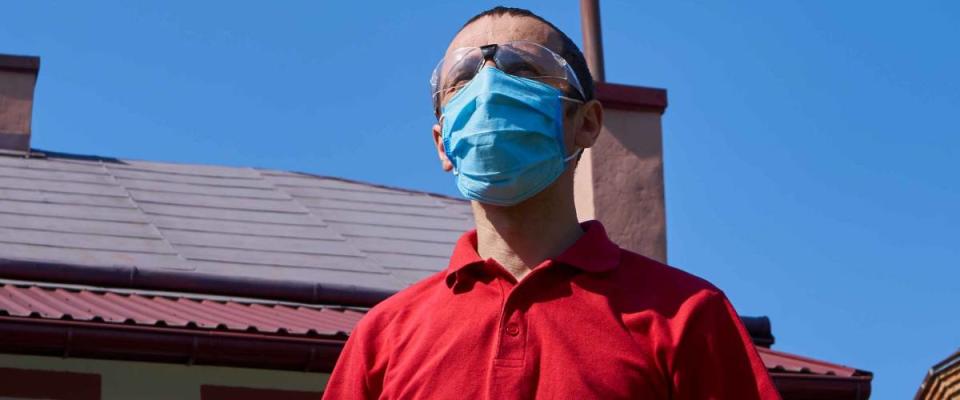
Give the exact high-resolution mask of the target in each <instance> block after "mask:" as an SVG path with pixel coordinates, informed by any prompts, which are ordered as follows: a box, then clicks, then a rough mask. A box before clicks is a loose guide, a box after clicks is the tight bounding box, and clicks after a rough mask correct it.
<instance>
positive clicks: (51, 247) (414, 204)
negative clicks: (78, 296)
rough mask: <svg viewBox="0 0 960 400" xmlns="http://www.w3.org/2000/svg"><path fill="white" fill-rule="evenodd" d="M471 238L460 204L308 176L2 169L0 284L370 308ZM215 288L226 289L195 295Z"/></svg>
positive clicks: (222, 170) (141, 166)
mask: <svg viewBox="0 0 960 400" xmlns="http://www.w3.org/2000/svg"><path fill="white" fill-rule="evenodd" d="M471 227H472V216H471V213H470V209H469V203H468V202H466V201H463V200H459V199H453V198H449V197H445V196H441V195H436V194H430V193H423V192H415V191H409V190H402V189H395V188H389V187H383V186H378V185H372V184H365V183H360V182H353V181H347V180H343V179H338V178H330V177H324V176H317V175H311V174H306V173H297V172H286V171H277V170H270V169H259V168H240V167H221V166H209V165H190V164H171V163H156V162H146V161H134V160H117V159H109V158H101V157H89V156H72V155H66V154H56V153H48V154H46V157H44V158H23V157H9V156H0V258H2V259H0V264H2V266H3V267H2V268H0V270H2V271H3V272H0V277H6V278H12V279H30V280H46V281H70V282H73V281H76V280H80V281H81V282H78V283H88V284H96V285H100V284H104V283H105V282H99V281H95V279H94V278H93V277H96V276H100V277H106V276H114V277H116V276H119V277H120V278H119V279H120V280H121V282H120V283H118V284H116V285H114V284H112V283H110V282H107V285H109V286H133V287H138V286H142V287H146V288H149V289H171V288H170V287H166V288H164V287H157V282H172V283H174V284H175V286H177V287H179V288H190V287H191V283H193V284H195V285H194V286H199V287H196V290H197V291H201V292H212V293H223V292H224V291H226V292H230V291H231V290H234V289H231V288H250V287H252V286H257V287H265V286H270V285H271V283H275V284H277V285H275V286H276V287H277V289H276V290H274V291H273V293H272V294H276V295H275V296H274V295H271V296H260V297H273V298H278V297H279V298H282V297H283V296H285V294H284V293H287V294H291V293H294V294H295V293H299V292H303V293H305V295H304V296H300V297H297V298H293V299H291V300H294V301H310V302H314V301H315V302H325V301H326V302H336V300H338V299H332V301H331V299H330V298H324V296H323V294H324V293H325V292H329V291H334V290H335V289H337V288H341V289H342V288H346V289H343V290H341V291H344V290H347V291H350V290H353V291H360V292H363V291H372V292H374V293H378V294H379V296H380V298H377V299H375V300H376V301H378V300H380V299H382V297H385V295H389V293H393V292H396V291H397V290H399V289H402V288H403V287H406V286H407V285H409V284H411V283H413V282H415V281H418V280H420V279H422V278H424V277H425V276H427V275H429V274H431V273H434V272H436V271H438V270H440V269H442V268H443V267H444V266H445V265H446V260H447V258H448V257H449V254H450V251H451V248H452V245H453V243H454V242H455V241H456V239H457V237H458V236H459V234H460V233H461V232H463V231H465V230H467V229H469V228H471ZM18 265H19V266H21V268H16V266H18ZM18 271H19V272H18ZM66 275H69V279H66V278H65V276H66ZM90 279H94V281H89V282H84V281H83V280H90ZM114 280H116V279H114ZM212 281H215V282H219V283H220V284H219V285H218V287H219V288H220V289H221V290H209V289H210V288H209V286H210V285H206V284H200V283H202V282H212ZM225 282H226V283H225ZM236 282H240V284H237V283H236ZM251 282H255V283H253V284H251ZM286 284H290V285H300V286H297V287H298V288H302V289H303V290H299V291H298V290H285V289H284V285H286ZM150 285H154V286H150ZM288 286H289V285H288ZM184 290H186V289H184ZM235 290H240V289H235ZM310 292H313V293H312V294H313V297H312V298H308V297H310V296H308V294H310ZM317 293H319V295H318V294H317ZM227 294H240V295H244V294H246V293H227ZM252 295H254V296H256V295H257V294H256V293H254V294H252ZM328 297H329V296H328ZM376 301H373V303H375V302H376ZM340 303H349V302H347V301H341V302H340ZM357 303H360V304H359V305H364V304H362V303H364V302H363V301H358V302H357ZM367 303H370V302H367ZM366 305H369V304H366Z"/></svg>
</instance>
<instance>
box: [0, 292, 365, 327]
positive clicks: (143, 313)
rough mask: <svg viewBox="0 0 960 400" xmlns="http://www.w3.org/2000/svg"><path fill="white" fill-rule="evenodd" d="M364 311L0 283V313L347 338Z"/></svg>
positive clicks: (129, 323) (116, 322)
mask: <svg viewBox="0 0 960 400" xmlns="http://www.w3.org/2000/svg"><path fill="white" fill-rule="evenodd" d="M363 315H364V313H363V312H361V311H356V310H351V309H347V308H344V307H336V306H310V305H301V304H277V303H273V302H257V301H254V300H251V301H244V300H241V299H211V298H205V297H191V296H184V295H179V294H173V293H151V294H145V293H136V292H132V293H131V292H126V293H125V292H121V291H115V290H104V289H79V288H76V289H74V288H62V287H51V286H48V287H44V286H41V285H36V284H30V283H2V284H0V316H13V317H24V318H40V319H54V320H71V321H88V322H102V323H113V324H128V325H142V326H157V327H174V328H189V329H199V330H221V331H236V332H256V333H271V334H284V335H301V336H311V337H320V336H326V337H332V338H339V339H345V338H346V337H347V334H348V333H349V332H350V330H351V329H352V328H353V326H354V325H356V323H357V322H358V321H359V320H360V318H361V317H363Z"/></svg>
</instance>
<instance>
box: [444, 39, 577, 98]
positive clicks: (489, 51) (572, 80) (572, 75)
mask: <svg viewBox="0 0 960 400" xmlns="http://www.w3.org/2000/svg"><path fill="white" fill-rule="evenodd" d="M522 46H534V47H532V48H531V49H536V51H545V54H547V55H550V56H551V57H549V59H551V60H552V61H553V62H555V63H556V64H555V65H554V67H560V70H562V71H563V72H564V75H565V76H555V75H543V76H532V77H531V76H522V75H515V74H513V73H511V72H510V71H506V70H504V72H506V73H508V74H511V75H515V76H519V77H522V78H527V79H534V80H541V81H542V80H545V79H550V80H562V81H565V82H566V83H567V87H557V85H555V84H553V83H550V82H544V83H546V84H548V85H550V86H554V87H557V89H559V90H561V91H562V92H568V91H570V87H572V88H573V91H574V92H575V93H576V95H577V97H578V99H574V100H580V101H585V100H586V98H585V96H584V94H583V87H582V86H581V85H580V80H579V78H578V77H577V73H576V71H574V70H573V67H571V66H570V64H569V63H568V62H567V60H565V59H564V58H563V57H562V56H560V55H559V54H557V53H556V52H555V51H553V50H550V49H549V48H547V47H546V46H544V45H542V44H540V43H536V42H532V41H529V40H511V41H508V42H504V43H492V44H487V45H483V46H479V47H473V46H471V47H458V48H456V49H454V50H453V51H452V52H451V53H450V55H451V56H453V55H455V58H454V59H452V60H448V59H447V58H448V56H444V57H443V58H442V59H441V60H440V61H439V62H438V63H437V66H436V67H434V69H433V73H432V75H431V77H430V88H431V94H432V99H433V106H434V112H435V113H436V115H438V116H439V115H440V108H441V106H442V104H440V101H441V94H442V93H444V92H445V91H450V90H454V89H455V90H454V93H456V91H459V90H460V88H462V87H463V86H465V85H466V83H469V82H470V81H471V80H473V78H474V77H475V76H476V74H477V73H479V72H480V69H482V68H483V67H484V65H486V63H487V62H488V61H490V62H493V64H494V65H495V66H497V68H501V61H502V60H501V59H499V58H498V55H499V54H501V53H500V50H501V49H504V48H506V49H509V51H510V52H512V53H513V54H514V55H517V56H519V58H520V59H521V60H527V61H530V60H529V59H525V58H524V57H522V55H523V53H524V52H525V51H524V50H523V49H521V47H522ZM477 50H479V52H480V56H481V57H480V58H479V59H478V60H477V66H476V68H475V69H474V70H473V71H472V74H473V75H471V76H470V77H469V79H467V80H465V81H461V82H462V84H459V83H458V85H456V86H447V85H445V82H443V81H442V79H443V78H445V77H443V76H441V75H442V74H443V73H444V72H449V71H443V67H444V65H445V64H446V63H447V62H451V61H452V62H455V63H456V64H454V66H456V65H458V64H459V63H461V62H463V61H465V60H468V58H467V56H468V55H470V54H471V53H472V52H474V51H477ZM526 52H527V53H529V51H526ZM451 70H452V68H451ZM501 70H503V68H501ZM570 94H572V93H570Z"/></svg>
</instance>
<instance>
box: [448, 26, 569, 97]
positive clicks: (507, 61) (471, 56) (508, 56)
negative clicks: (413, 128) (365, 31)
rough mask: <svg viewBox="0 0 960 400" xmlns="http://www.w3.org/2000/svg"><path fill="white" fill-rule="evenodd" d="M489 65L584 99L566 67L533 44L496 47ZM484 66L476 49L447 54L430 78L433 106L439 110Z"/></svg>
mask: <svg viewBox="0 0 960 400" xmlns="http://www.w3.org/2000/svg"><path fill="white" fill-rule="evenodd" d="M492 59H493V62H494V64H496V66H497V68H499V69H500V70H501V71H503V72H506V73H508V74H511V75H515V76H519V77H523V78H528V79H533V80H537V81H540V82H543V83H546V84H548V85H550V86H553V87H556V88H557V89H560V91H561V92H563V93H565V94H568V95H569V94H573V95H575V96H577V97H579V98H580V99H584V96H583V89H582V88H581V87H580V82H579V81H578V80H577V75H576V73H575V72H573V68H572V67H570V64H568V63H567V61H566V60H564V59H563V57H561V56H560V55H559V54H557V53H554V52H553V51H552V50H550V49H548V48H546V47H544V46H542V45H540V44H538V43H534V42H529V41H524V40H518V41H512V42H507V43H503V44H499V45H497V47H496V51H495V52H494V54H493V57H492ZM485 62H486V60H485V58H484V55H483V52H482V50H481V48H479V47H461V48H458V49H454V50H453V51H451V52H450V54H448V55H447V56H446V57H444V59H443V60H440V63H438V64H437V67H436V68H434V70H433V76H432V77H431V78H430V87H431V92H432V93H433V106H434V109H435V110H436V111H437V114H439V113H440V112H439V110H440V108H441V107H443V105H444V104H446V102H447V100H449V99H450V98H451V97H453V95H455V94H457V92H458V91H459V90H460V89H461V88H463V87H464V86H465V85H466V84H467V83H469V82H470V80H472V79H473V77H474V76H476V75H477V72H479V71H480V68H482V67H483V64H484V63H485Z"/></svg>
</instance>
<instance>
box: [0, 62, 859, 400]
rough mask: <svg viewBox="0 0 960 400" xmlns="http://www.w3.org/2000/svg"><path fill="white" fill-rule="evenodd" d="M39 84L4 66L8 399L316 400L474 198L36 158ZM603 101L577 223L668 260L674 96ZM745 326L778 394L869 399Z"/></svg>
mask: <svg viewBox="0 0 960 400" xmlns="http://www.w3.org/2000/svg"><path fill="white" fill-rule="evenodd" d="M38 71H39V59H38V58H36V57H23V56H0V397H2V398H10V397H13V398H53V399H125V398H180V399H205V400H206V399H244V398H249V399H254V398H272V399H307V398H317V397H318V396H319V394H320V393H321V392H322V391H323V387H324V385H325V383H326V380H327V378H328V376H329V375H328V374H329V373H330V371H331V370H332V368H333V365H334V363H335V361H336V359H337V356H338V354H339V352H340V350H341V349H342V347H343V344H344V342H345V341H346V339H347V337H348V335H349V333H350V331H351V329H352V327H353V326H354V325H355V324H356V322H357V321H358V320H359V319H360V318H361V317H362V316H363V313H364V312H365V310H367V309H369V307H371V306H373V305H374V304H376V303H377V302H379V301H381V300H383V299H384V298H386V297H388V296H390V295H391V294H392V293H395V292H396V291H398V290H401V289H403V288H404V287H406V286H408V285H409V284H411V283H413V282H416V281H418V280H420V279H422V278H424V277H426V276H428V275H430V274H433V273H435V272H436V271H439V270H441V269H442V268H444V266H445V265H446V261H447V257H448V255H449V253H450V251H451V248H452V245H453V243H454V241H455V240H456V239H457V237H458V236H459V234H460V233H461V232H463V231H464V230H467V229H469V228H470V227H471V226H472V214H471V212H470V207H469V203H467V202H466V201H464V200H461V199H457V198H450V197H446V196H442V195H437V194H432V193H424V192H417V191H410V190H404V189H398V188H391V187H385V186H379V185H373V184H368V183H361V182H354V181H349V180H345V179H339V178H335V177H325V176H319V175H313V174H308V173H300V172H288V171H277V170H270V169H260V168H235V167H220V166H208V165H186V164H172V163H162V162H150V161H137V160H122V159H115V158H109V157H98V156H83V155H73V154H66V153H57V152H48V151H41V150H36V149H32V148H31V147H30V145H29V143H30V135H31V131H30V115H31V109H32V100H33V88H34V84H35V82H36V78H37V73H38ZM598 93H599V96H600V99H601V101H603V102H604V103H605V105H606V106H607V108H608V112H607V119H608V121H607V125H608V126H606V127H605V129H606V130H607V133H605V134H604V135H603V136H602V138H601V140H600V141H599V143H598V144H597V147H596V148H595V149H594V150H592V152H594V153H596V154H603V157H593V156H592V155H591V154H592V153H590V152H588V153H586V154H585V155H584V158H583V163H582V165H581V168H578V172H577V174H578V177H577V179H578V188H577V201H578V212H580V213H581V218H583V219H588V218H598V219H601V220H603V221H605V224H607V227H608V230H609V231H610V234H611V236H612V237H613V238H614V239H615V240H617V241H618V242H619V243H621V244H623V245H624V246H625V247H628V248H631V249H634V250H637V251H640V252H642V253H643V254H646V255H648V256H650V257H654V258H657V259H660V260H665V259H666V240H665V237H666V236H665V229H666V223H665V215H664V212H663V210H664V207H663V203H664V200H663V183H662V182H663V175H662V157H661V150H660V149H661V146H660V115H661V114H662V112H663V110H664V108H665V107H666V93H665V91H662V90H657V89H647V88H637V87H629V86H622V85H609V84H605V85H601V86H599V89H598ZM611 165H616V166H617V167H616V168H611ZM624 171H628V173H624ZM637 204H642V206H640V207H638V206H636V205H637ZM608 221H609V222H608ZM744 321H745V323H746V326H747V327H748V330H749V331H750V333H751V336H752V337H753V338H754V341H755V343H756V345H757V346H758V350H759V352H760V354H761V357H762V358H763V360H764V362H765V363H766V365H767V367H768V368H769V370H770V372H771V375H772V376H773V378H774V380H775V382H776V384H777V386H778V388H779V389H780V390H781V393H783V395H784V398H785V399H811V398H817V399H866V398H867V397H868V396H869V392H870V381H871V378H872V376H871V374H870V373H869V372H865V371H861V370H857V369H853V368H848V367H844V366H841V365H836V364H832V363H827V362H823V361H818V360H812V359H809V358H805V357H801V356H798V355H793V354H788V353H784V352H779V351H776V350H773V349H771V348H770V346H771V345H772V344H773V335H772V333H771V329H770V323H769V320H767V319H766V318H762V317H761V318H744Z"/></svg>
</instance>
